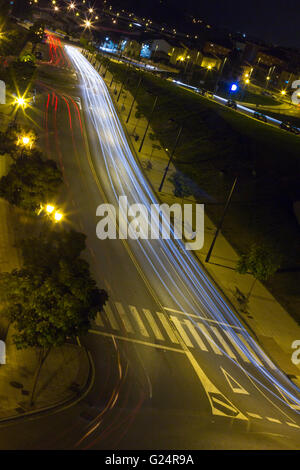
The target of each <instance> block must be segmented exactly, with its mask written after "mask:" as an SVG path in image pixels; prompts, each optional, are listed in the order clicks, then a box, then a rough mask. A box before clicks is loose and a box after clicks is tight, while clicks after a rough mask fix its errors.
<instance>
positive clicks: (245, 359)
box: [223, 330, 250, 362]
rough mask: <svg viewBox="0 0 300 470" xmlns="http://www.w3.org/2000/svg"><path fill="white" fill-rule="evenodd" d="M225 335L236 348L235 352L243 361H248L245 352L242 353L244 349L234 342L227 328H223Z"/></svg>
mask: <svg viewBox="0 0 300 470" xmlns="http://www.w3.org/2000/svg"><path fill="white" fill-rule="evenodd" d="M223 331H224V333H225V335H226V336H227V338H228V339H229V341H230V342H231V344H232V345H233V347H234V348H235V349H236V350H237V352H238V353H239V355H240V356H241V358H242V359H243V360H244V361H245V362H250V359H249V358H248V357H247V356H246V354H245V353H244V351H243V350H242V349H241V348H240V346H239V345H238V344H237V343H236V341H235V340H234V338H233V337H232V335H231V334H230V332H229V331H227V330H223Z"/></svg>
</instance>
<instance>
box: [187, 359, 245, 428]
mask: <svg viewBox="0 0 300 470" xmlns="http://www.w3.org/2000/svg"><path fill="white" fill-rule="evenodd" d="M185 354H186V356H187V358H188V359H189V361H190V363H191V365H192V366H193V368H194V370H195V372H196V374H197V376H198V378H199V380H200V382H201V383H202V385H203V388H204V390H205V393H206V395H207V397H208V400H209V403H210V406H211V410H212V414H213V415H217V416H226V417H227V418H235V419H242V420H246V421H248V418H247V417H246V416H245V415H244V414H243V413H242V412H241V411H240V410H239V409H238V408H236V406H234V405H233V404H232V403H231V402H230V401H229V400H228V399H227V398H226V397H225V395H223V393H221V392H220V390H218V389H217V387H216V386H215V385H214V384H213V383H212V382H211V381H210V380H209V378H208V377H207V375H206V374H205V373H204V372H203V370H202V369H201V367H200V366H199V364H198V362H197V361H196V359H195V358H194V356H193V354H192V353H191V352H190V351H187V350H186V351H185Z"/></svg>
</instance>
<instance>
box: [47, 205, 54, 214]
mask: <svg viewBox="0 0 300 470" xmlns="http://www.w3.org/2000/svg"><path fill="white" fill-rule="evenodd" d="M46 211H47V212H48V214H52V212H53V211H54V206H52V205H51V204H47V206H46Z"/></svg>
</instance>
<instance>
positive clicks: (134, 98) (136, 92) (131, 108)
mask: <svg viewBox="0 0 300 470" xmlns="http://www.w3.org/2000/svg"><path fill="white" fill-rule="evenodd" d="M141 82H142V77H140V79H139V83H138V86H137V88H136V91H135V94H134V97H133V100H132V103H131V107H130V110H129V113H128V116H127V119H126V124H127V123H128V121H129V119H130V116H131V113H132V110H133V106H134V103H135V101H136V97H137V94H138V91H139V88H140V84H141Z"/></svg>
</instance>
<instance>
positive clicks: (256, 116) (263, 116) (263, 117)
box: [253, 111, 268, 122]
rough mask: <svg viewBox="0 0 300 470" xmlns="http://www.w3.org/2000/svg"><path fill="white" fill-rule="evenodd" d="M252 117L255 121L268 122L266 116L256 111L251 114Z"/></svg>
mask: <svg viewBox="0 0 300 470" xmlns="http://www.w3.org/2000/svg"><path fill="white" fill-rule="evenodd" d="M253 117H255V119H258V120H259V121H263V122H268V119H267V116H265V115H264V114H262V113H259V112H258V111H255V112H254V113H253Z"/></svg>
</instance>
